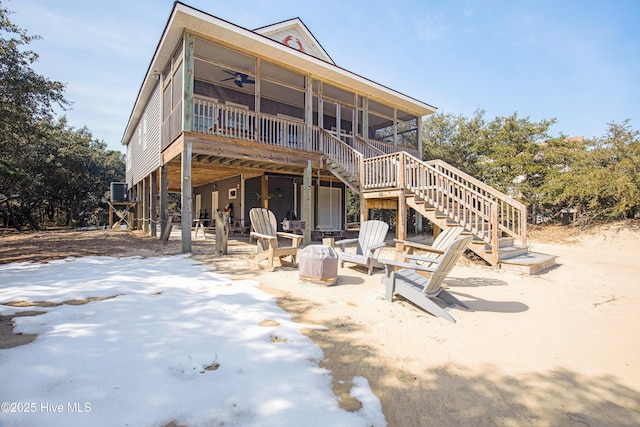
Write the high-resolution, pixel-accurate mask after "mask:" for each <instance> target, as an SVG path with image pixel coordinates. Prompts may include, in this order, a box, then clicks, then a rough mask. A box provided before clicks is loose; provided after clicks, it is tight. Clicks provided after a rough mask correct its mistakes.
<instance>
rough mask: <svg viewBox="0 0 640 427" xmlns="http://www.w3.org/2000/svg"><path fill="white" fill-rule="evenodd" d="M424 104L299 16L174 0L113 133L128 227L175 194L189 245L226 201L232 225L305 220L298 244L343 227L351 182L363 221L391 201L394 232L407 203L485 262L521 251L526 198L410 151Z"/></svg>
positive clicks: (146, 219) (155, 219)
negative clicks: (277, 18)
mask: <svg viewBox="0 0 640 427" xmlns="http://www.w3.org/2000/svg"><path fill="white" fill-rule="evenodd" d="M435 111H436V109H435V108H434V107H432V106H431V105H429V104H427V103H425V102H421V101H418V100H416V99H414V98H412V97H410V96H407V95H404V94H402V93H399V92H397V91H395V90H393V89H390V88H388V87H385V86H383V85H381V84H378V83H376V82H373V81H371V80H368V79H367V78H366V77H362V76H360V75H357V74H355V73H352V72H350V71H348V70H345V69H343V68H341V67H339V66H338V65H336V64H335V63H334V62H333V60H332V59H331V57H330V56H329V54H328V53H327V52H326V51H325V50H324V49H323V47H322V46H321V45H320V43H318V41H317V40H316V39H315V37H314V36H313V34H311V32H310V31H309V29H308V28H307V27H306V26H305V25H304V24H303V23H302V21H301V20H300V19H297V18H296V19H291V20H288V21H284V22H280V23H277V24H273V25H269V26H266V27H262V28H258V29H255V30H249V29H246V28H242V27H240V26H238V25H235V24H232V23H230V22H227V21H225V20H222V19H220V18H217V17H215V16H212V15H210V14H208V13H205V12H203V11H200V10H196V9H194V8H192V7H190V6H187V5H185V4H183V3H180V2H176V3H175V4H174V6H173V10H172V11H171V15H170V17H169V20H168V21H167V24H166V27H165V29H164V32H163V33H162V37H161V39H160V41H159V43H158V46H157V48H156V51H155V52H154V53H153V58H152V60H151V63H150V65H149V68H148V71H147V74H146V76H145V77H144V80H143V82H142V86H141V88H140V91H139V93H138V96H137V98H136V100H135V104H134V106H133V111H132V112H131V116H130V118H129V122H128V124H127V127H126V129H125V131H124V135H123V139H122V143H123V144H124V145H125V146H126V157H127V166H126V168H127V170H126V182H127V184H128V191H129V197H130V199H131V200H136V201H137V202H138V203H137V205H136V208H135V209H136V211H135V217H136V219H137V221H135V224H136V225H137V227H140V228H143V229H144V230H145V231H148V232H149V233H151V234H152V235H157V234H156V233H157V231H156V227H157V226H158V224H159V226H160V227H164V226H165V224H166V221H167V215H168V202H167V198H168V194H169V193H173V192H175V193H180V195H181V212H180V214H181V225H182V243H183V250H184V251H186V252H189V251H191V230H192V226H193V222H194V220H197V219H199V218H201V217H206V218H211V216H212V214H213V213H214V212H216V211H218V210H223V209H227V210H228V212H230V214H231V216H232V218H233V221H234V224H235V225H236V226H238V227H248V226H249V224H248V218H249V215H248V212H249V210H250V209H251V208H254V207H267V208H269V209H270V210H272V211H273V212H274V214H275V215H276V218H277V219H278V222H279V223H280V225H279V227H282V221H283V220H285V219H291V220H294V219H295V220H302V221H304V223H305V228H304V230H301V231H302V232H303V233H304V236H305V240H306V241H307V242H309V238H310V237H309V236H310V232H311V230H313V229H316V228H317V227H318V226H322V227H324V228H329V229H334V230H341V229H344V227H345V222H346V217H345V213H346V207H345V206H346V192H347V190H348V189H350V190H352V191H354V192H355V193H356V194H357V195H358V196H359V198H360V201H361V212H360V221H363V220H366V219H367V217H368V212H369V209H371V208H384V209H395V210H396V211H397V215H396V233H397V237H398V238H405V237H406V218H407V210H408V209H409V208H412V209H415V210H416V212H418V213H419V214H421V215H424V216H426V217H427V218H429V219H430V220H432V221H433V222H434V223H435V224H436V225H437V226H438V227H439V228H444V227H447V226H450V225H453V224H455V225H462V226H464V227H465V228H466V229H467V230H468V231H469V232H471V233H473V234H474V235H475V236H476V240H475V241H476V243H475V244H474V245H472V246H474V248H473V249H474V251H476V252H478V253H479V254H481V256H482V257H483V258H485V259H487V260H488V261H489V262H490V263H492V264H494V265H495V264H497V263H498V262H499V261H500V257H501V256H503V255H501V254H502V253H503V252H504V250H503V249H502V248H504V247H512V248H514V250H515V249H519V250H520V251H522V250H524V252H525V253H526V209H525V207H524V206H522V205H521V204H520V203H518V202H516V201H514V200H512V199H510V198H509V197H507V196H505V195H504V194H501V193H499V192H497V191H495V190H494V189H492V188H490V187H488V186H486V185H484V184H483V183H481V182H479V181H477V180H476V179H474V178H473V177H470V176H468V175H467V174H465V173H464V172H461V171H459V170H457V169H455V168H453V167H451V166H449V165H447V164H446V163H444V162H442V161H431V162H424V161H422V160H421V159H422V152H421V150H422V143H421V141H422V135H421V121H422V117H424V116H426V115H429V114H432V113H434V112H435ZM292 224H293V223H292ZM296 224H298V223H296ZM160 235H161V234H160ZM505 239H510V240H508V241H506V242H505ZM509 242H511V243H509ZM523 248H524V249H523ZM514 253H516V252H512V253H511V255H513V254H514Z"/></svg>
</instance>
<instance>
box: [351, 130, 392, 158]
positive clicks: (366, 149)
mask: <svg viewBox="0 0 640 427" xmlns="http://www.w3.org/2000/svg"><path fill="white" fill-rule="evenodd" d="M353 148H355V149H356V150H358V151H359V152H361V153H362V154H364V157H365V158H369V157H377V156H384V155H385V154H387V153H386V152H384V151H382V150H381V149H379V148H378V147H376V146H375V145H373V144H371V143H369V140H368V139H366V138H363V137H361V136H358V135H355V136H354V138H353Z"/></svg>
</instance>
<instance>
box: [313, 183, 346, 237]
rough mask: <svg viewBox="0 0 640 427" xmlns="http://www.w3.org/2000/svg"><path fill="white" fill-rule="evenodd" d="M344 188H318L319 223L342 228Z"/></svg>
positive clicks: (338, 228) (333, 227)
mask: <svg viewBox="0 0 640 427" xmlns="http://www.w3.org/2000/svg"><path fill="white" fill-rule="evenodd" d="M341 201H342V189H341V188H331V187H320V188H319V189H318V223H317V224H316V225H328V226H331V228H332V229H333V230H342V206H341V205H342V203H341Z"/></svg>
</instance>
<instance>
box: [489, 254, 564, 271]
mask: <svg viewBox="0 0 640 427" xmlns="http://www.w3.org/2000/svg"><path fill="white" fill-rule="evenodd" d="M555 265H556V256H555V255H548V254H541V253H538V252H528V253H527V254H525V255H519V256H516V257H513V258H509V259H506V260H501V261H500V262H498V268H500V269H501V270H506V271H517V272H520V273H524V274H539V273H542V272H544V271H546V270H549V269H550V268H553V266H555Z"/></svg>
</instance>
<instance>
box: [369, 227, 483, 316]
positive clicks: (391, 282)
mask: <svg viewBox="0 0 640 427" xmlns="http://www.w3.org/2000/svg"><path fill="white" fill-rule="evenodd" d="M472 239H473V236H471V235H468V236H463V237H460V238H458V239H456V240H454V241H453V242H452V243H451V244H450V245H449V246H448V247H447V248H446V249H445V251H444V254H443V255H442V256H441V257H440V258H429V257H424V256H420V255H409V254H406V253H403V254H399V255H401V256H402V257H404V258H405V259H406V260H408V261H409V262H401V261H396V260H390V259H380V262H381V263H383V264H384V265H385V275H384V277H383V278H382V283H384V284H385V285H386V294H385V297H386V299H387V301H393V294H394V293H396V294H398V295H401V296H403V297H404V298H406V299H407V300H409V301H411V302H412V303H414V304H416V305H417V306H418V307H420V308H422V309H423V310H425V311H428V312H429V313H432V314H434V315H436V316H438V317H442V318H443V319H447V320H448V321H450V322H452V323H455V322H456V320H455V319H454V318H453V317H452V316H451V315H450V314H449V313H447V312H446V311H445V310H444V309H442V307H440V305H438V304H437V302H438V300H439V301H441V302H443V303H445V304H446V305H451V304H455V305H459V306H461V307H464V308H466V309H468V308H469V307H467V306H466V305H465V304H463V303H462V302H461V301H459V300H458V299H457V298H456V297H454V296H453V295H451V294H450V293H449V292H447V291H446V290H444V289H443V288H442V282H443V281H444V279H445V278H446V277H447V275H448V274H449V272H450V271H451V269H452V268H453V266H454V265H455V264H456V262H457V261H458V258H460V255H462V254H463V253H464V251H465V249H467V246H469V243H471V240H472ZM396 269H398V270H397V271H396ZM422 272H428V273H430V274H429V277H425V276H423V275H422V274H420V273H422Z"/></svg>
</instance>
